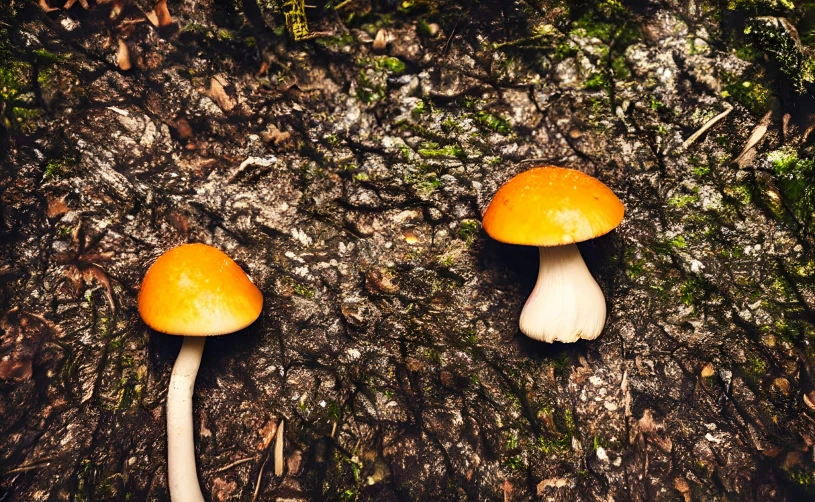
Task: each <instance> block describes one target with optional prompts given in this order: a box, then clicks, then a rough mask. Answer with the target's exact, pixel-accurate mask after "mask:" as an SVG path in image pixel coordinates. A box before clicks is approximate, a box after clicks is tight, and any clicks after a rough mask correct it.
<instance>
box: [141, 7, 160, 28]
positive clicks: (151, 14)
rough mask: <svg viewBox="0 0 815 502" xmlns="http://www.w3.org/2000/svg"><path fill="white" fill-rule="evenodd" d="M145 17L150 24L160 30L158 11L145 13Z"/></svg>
mask: <svg viewBox="0 0 815 502" xmlns="http://www.w3.org/2000/svg"><path fill="white" fill-rule="evenodd" d="M144 17H146V18H147V20H148V21H150V24H152V25H153V26H155V27H156V28H158V14H156V10H155V9H153V10H151V11H150V12H145V14H144Z"/></svg>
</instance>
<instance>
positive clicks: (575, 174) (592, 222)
mask: <svg viewBox="0 0 815 502" xmlns="http://www.w3.org/2000/svg"><path fill="white" fill-rule="evenodd" d="M624 213H625V208H624V207H623V203H622V202H620V199H618V198H617V196H616V195H614V192H612V191H611V189H610V188H608V187H607V186H605V185H604V184H603V183H602V182H601V181H599V180H597V179H595V178H592V177H591V176H589V175H588V174H585V173H582V172H580V171H575V170H574V169H564V168H562V167H554V166H545V167H535V168H533V169H530V170H529V171H524V172H522V173H521V174H519V175H517V176H515V177H514V178H512V179H511V180H509V181H507V182H506V183H504V185H503V186H502V187H501V188H499V189H498V192H497V193H496V194H495V196H494V197H493V198H492V202H490V205H489V206H488V207H487V211H486V212H485V213H484V220H483V226H484V230H485V231H486V232H487V234H489V236H490V237H492V238H493V239H495V240H497V241H501V242H506V243H507V244H521V245H525V246H561V245H564V244H571V243H573V242H581V241H585V240H588V239H593V238H595V237H599V236H601V235H603V234H605V233H608V232H610V231H611V230H613V229H614V228H615V227H616V226H617V225H619V224H620V222H621V221H623V215H624Z"/></svg>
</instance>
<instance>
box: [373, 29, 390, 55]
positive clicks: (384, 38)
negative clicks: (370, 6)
mask: <svg viewBox="0 0 815 502" xmlns="http://www.w3.org/2000/svg"><path fill="white" fill-rule="evenodd" d="M387 46H388V32H387V31H386V30H385V28H380V29H379V31H377V32H376V38H374V50H375V51H384V50H385V47H387Z"/></svg>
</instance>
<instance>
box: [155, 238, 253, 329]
mask: <svg viewBox="0 0 815 502" xmlns="http://www.w3.org/2000/svg"><path fill="white" fill-rule="evenodd" d="M262 307H263V294H262V293H261V292H260V290H259V289H258V288H257V287H256V286H255V285H254V284H252V281H250V280H249V277H247V276H246V273H245V272H244V271H243V269H241V267H240V266H239V265H238V264H237V263H235V262H234V261H233V260H232V258H230V257H229V256H227V255H226V254H224V253H223V252H222V251H220V250H218V249H215V248H214V247H212V246H207V245H206V244H184V245H181V246H178V247H176V248H173V249H171V250H169V251H167V252H166V253H164V254H163V255H161V256H159V257H158V259H157V260H156V262H155V263H153V265H151V266H150V268H149V269H148V270H147V273H146V274H144V280H143V281H142V285H141V290H140V291H139V314H141V317H142V319H144V322H145V323H147V325H148V326H150V327H151V328H153V329H154V330H156V331H161V332H162V333H168V334H171V335H185V336H212V335H223V334H226V333H232V332H234V331H238V330H240V329H243V328H245V327H247V326H249V325H250V324H252V323H253V322H254V321H255V319H257V318H258V316H259V315H260V310H261V308H262Z"/></svg>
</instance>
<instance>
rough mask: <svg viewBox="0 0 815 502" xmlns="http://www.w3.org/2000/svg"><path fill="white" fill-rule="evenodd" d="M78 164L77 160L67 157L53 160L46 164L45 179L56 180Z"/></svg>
mask: <svg viewBox="0 0 815 502" xmlns="http://www.w3.org/2000/svg"><path fill="white" fill-rule="evenodd" d="M75 164H76V158H74V157H71V156H67V157H61V158H59V159H51V160H49V161H48V162H46V163H45V170H44V173H43V179H46V180H47V179H55V178H59V177H60V176H62V175H64V174H65V173H66V172H67V171H68V169H69V168H70V167H71V166H73V165H75Z"/></svg>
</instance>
